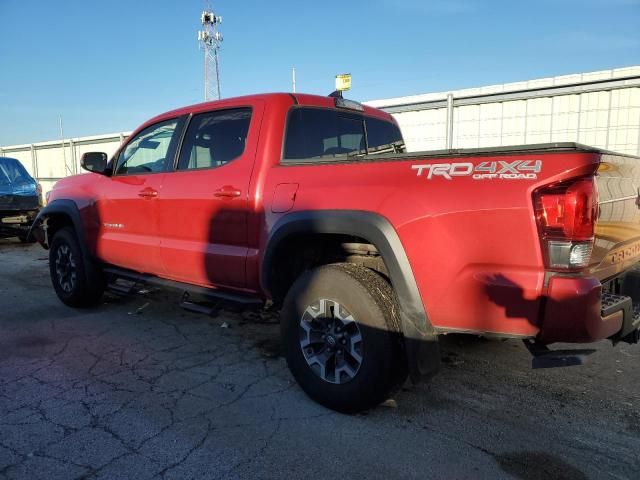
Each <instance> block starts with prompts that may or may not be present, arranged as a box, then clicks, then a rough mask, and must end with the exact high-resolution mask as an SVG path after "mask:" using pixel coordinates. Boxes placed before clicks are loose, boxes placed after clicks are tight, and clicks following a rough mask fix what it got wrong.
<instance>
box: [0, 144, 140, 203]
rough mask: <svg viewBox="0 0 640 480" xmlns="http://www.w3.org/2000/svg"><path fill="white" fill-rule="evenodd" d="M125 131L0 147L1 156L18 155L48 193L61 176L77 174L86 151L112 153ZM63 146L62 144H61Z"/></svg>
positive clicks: (16, 156)
mask: <svg viewBox="0 0 640 480" xmlns="http://www.w3.org/2000/svg"><path fill="white" fill-rule="evenodd" d="M127 135H128V133H114V134H110V135H98V136H93V137H82V138H71V139H66V140H64V141H59V142H42V143H34V144H26V145H12V146H8V147H0V157H12V158H17V159H18V160H20V162H21V163H22V164H23V165H24V166H25V168H26V169H27V171H28V172H29V174H30V175H31V176H33V177H34V178H36V179H38V181H39V182H40V183H41V184H42V189H43V191H45V192H48V191H49V190H51V188H52V187H53V184H54V183H55V182H56V181H58V180H60V179H61V178H64V177H67V176H69V175H75V174H76V173H80V172H81V171H82V170H81V169H80V157H81V156H82V154H83V153H85V152H92V151H99V152H105V153H107V154H108V155H109V156H111V155H113V154H114V153H115V152H116V150H117V149H118V147H119V146H120V143H122V140H124V139H125V138H127ZM63 145H64V146H63Z"/></svg>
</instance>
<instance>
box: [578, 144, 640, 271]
mask: <svg viewBox="0 0 640 480" xmlns="http://www.w3.org/2000/svg"><path fill="white" fill-rule="evenodd" d="M596 179H597V185H598V194H599V202H598V203H599V207H600V215H599V218H598V221H597V223H596V228H595V244H594V248H593V254H592V257H591V267H590V272H591V274H592V275H594V276H595V277H597V278H598V279H599V280H601V281H603V280H606V279H609V278H611V277H614V276H615V275H617V274H619V273H620V272H622V271H624V270H626V269H628V268H629V267H631V266H632V265H634V264H635V263H637V262H638V261H639V260H640V190H639V188H640V158H638V157H632V156H624V155H615V154H608V153H603V154H602V157H601V163H600V166H599V167H598V175H597V177H596Z"/></svg>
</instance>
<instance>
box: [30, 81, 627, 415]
mask: <svg viewBox="0 0 640 480" xmlns="http://www.w3.org/2000/svg"><path fill="white" fill-rule="evenodd" d="M405 150H406V149H405V144H404V141H403V138H402V134H401V132H400V129H399V128H398V125H397V123H396V122H395V120H394V119H393V118H392V117H391V116H390V115H389V114H387V113H385V112H382V111H380V110H376V109H374V108H370V107H367V106H364V105H361V104H359V103H356V102H353V101H350V100H347V99H344V98H342V97H341V96H339V95H337V94H334V95H331V96H328V97H321V96H314V95H303V94H286V93H278V94H264V95H253V96H246V97H240V98H232V99H226V100H221V101H216V102H208V103H202V104H198V105H193V106H189V107H186V108H181V109H178V110H174V111H171V112H167V113H164V114H162V115H160V116H157V117H155V118H153V119H152V120H149V121H148V122H146V123H145V124H144V125H142V126H141V127H140V128H138V129H137V130H136V131H135V132H134V133H133V134H132V135H131V136H130V137H129V138H128V139H127V140H126V141H125V142H124V143H123V144H122V146H121V147H120V148H119V150H118V151H117V153H116V154H115V155H114V156H113V157H112V158H110V159H109V158H108V157H107V155H106V154H104V153H101V152H91V153H85V154H84V156H83V158H82V165H83V167H84V169H86V170H88V171H89V172H92V173H91V174H83V175H78V176H74V177H69V178H66V179H63V180H60V181H59V182H58V183H57V184H56V185H55V187H54V188H53V190H52V191H51V192H50V196H49V198H48V205H47V206H46V208H44V209H43V210H42V211H41V212H40V214H39V216H38V218H37V220H36V222H35V225H34V229H33V234H34V235H35V237H36V238H37V239H38V241H39V242H40V243H41V244H42V245H43V246H44V247H45V248H48V249H49V256H50V262H49V266H50V273H51V280H52V283H53V287H54V289H55V291H56V293H57V295H58V297H59V298H60V300H62V302H64V303H65V304H67V305H69V306H71V307H76V308H78V307H89V306H95V305H97V304H98V303H99V300H100V298H101V296H102V294H103V292H104V290H105V288H106V287H107V286H108V285H109V284H110V282H113V281H114V279H120V278H125V279H129V280H134V281H137V282H142V281H144V282H151V283H153V282H156V283H162V284H170V285H173V286H176V287H178V288H181V289H183V290H184V291H187V292H197V293H199V294H202V295H207V296H208V297H211V298H219V299H222V300H223V301H227V302H229V301H230V302H237V303H241V304H246V305H250V304H256V303H265V302H272V303H273V305H274V306H275V307H276V308H280V309H281V310H280V311H281V313H280V315H281V336H282V345H283V349H284V351H285V352H286V359H287V363H288V365H289V368H290V370H291V372H292V374H293V376H294V377H295V378H296V380H297V381H298V383H299V384H300V386H301V387H302V389H303V390H304V391H305V392H306V393H307V394H308V395H309V396H310V397H311V398H313V399H314V400H316V401H318V402H320V403H321V404H323V405H325V406H327V407H330V408H332V409H336V410H338V411H342V412H357V411H361V410H363V409H367V408H371V407H373V406H375V405H376V404H378V403H380V402H382V401H384V400H386V399H387V398H389V396H390V395H392V394H393V392H394V391H395V390H396V389H397V388H398V387H399V386H401V385H402V384H403V382H404V381H405V380H406V379H407V376H411V378H412V379H413V380H419V379H420V378H425V377H426V378H428V377H430V376H432V375H433V374H434V373H435V372H436V371H437V370H438V367H439V363H440V354H439V350H438V338H439V336H441V335H443V334H447V333H450V332H456V333H466V334H472V335H482V336H497V337H508V338H519V339H522V340H523V341H524V342H525V344H526V345H527V347H528V348H529V350H530V352H531V353H532V355H533V366H534V367H551V366H565V365H575V364H579V363H582V362H583V360H584V358H585V355H586V354H588V353H589V350H585V349H584V348H577V349H575V350H572V349H569V350H567V349H566V348H565V349H564V350H556V349H554V346H553V344H554V343H557V342H568V343H575V344H584V343H590V342H596V341H600V340H603V339H609V340H611V341H612V342H613V343H618V342H628V343H637V342H638V339H639V327H640V313H639V311H638V306H640V285H638V284H639V283H640V270H638V269H637V268H636V267H637V265H638V262H639V261H640V191H639V190H638V187H639V186H640V159H639V158H636V157H631V156H625V155H621V154H616V153H612V152H607V151H603V150H598V149H595V148H591V147H587V146H583V145H579V144H573V143H555V144H543V145H528V146H521V147H502V148H491V149H488V148H487V149H473V150H446V151H432V152H422V153H407V152H406V151H405ZM550 346H551V348H549V347H550Z"/></svg>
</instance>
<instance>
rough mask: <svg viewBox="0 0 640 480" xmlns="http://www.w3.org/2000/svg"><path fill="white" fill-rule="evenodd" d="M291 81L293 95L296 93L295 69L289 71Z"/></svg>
mask: <svg viewBox="0 0 640 480" xmlns="http://www.w3.org/2000/svg"><path fill="white" fill-rule="evenodd" d="M291 81H292V82H293V93H296V67H293V68H292V69H291Z"/></svg>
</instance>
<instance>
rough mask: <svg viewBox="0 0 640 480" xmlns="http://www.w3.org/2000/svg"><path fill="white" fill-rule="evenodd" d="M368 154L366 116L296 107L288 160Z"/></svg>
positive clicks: (290, 123)
mask: <svg viewBox="0 0 640 480" xmlns="http://www.w3.org/2000/svg"><path fill="white" fill-rule="evenodd" d="M364 153H366V145H365V135H364V125H363V121H362V117H361V116H358V115H350V114H348V113H343V112H340V111H337V110H329V109H319V108H296V109H293V110H292V111H291V113H290V114H289V120H288V124H287V138H286V140H285V146H284V160H285V161H286V160H290V161H293V160H304V159H312V158H318V159H321V158H334V157H337V156H345V155H357V154H364Z"/></svg>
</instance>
